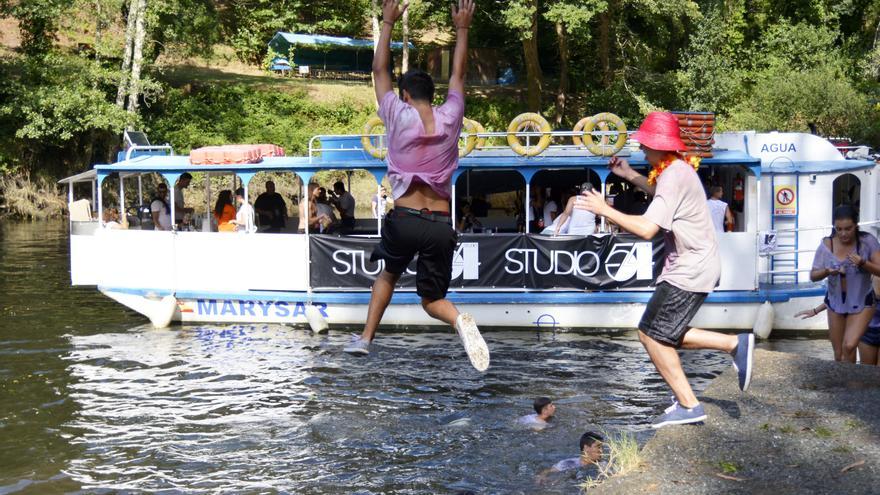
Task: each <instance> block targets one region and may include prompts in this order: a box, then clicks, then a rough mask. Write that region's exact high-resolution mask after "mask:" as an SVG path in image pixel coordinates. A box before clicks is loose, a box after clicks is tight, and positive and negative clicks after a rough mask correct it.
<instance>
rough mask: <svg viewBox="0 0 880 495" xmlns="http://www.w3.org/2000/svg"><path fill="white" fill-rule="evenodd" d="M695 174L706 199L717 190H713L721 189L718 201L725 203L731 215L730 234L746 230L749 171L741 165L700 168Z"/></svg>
mask: <svg viewBox="0 0 880 495" xmlns="http://www.w3.org/2000/svg"><path fill="white" fill-rule="evenodd" d="M697 174H698V175H699V176H700V180H701V181H702V183H703V188H704V189H705V190H706V198H709V197H710V196H711V194H712V191H713V190H717V189H715V188H718V187H720V188H721V190H720V193H721V198H720V199H721V201H723V202H725V203H727V206H728V208H730V212H731V213H732V214H733V218H734V227H733V230H732V232H744V231H745V230H746V228H745V227H746V222H745V219H746V214H745V209H746V189H747V188H746V180H747V178H748V177H749V176H750V175H752V174H751V171H750V170H749V169H748V168H746V167H744V166H742V165H724V166H708V167H703V166H701V167H700V169H699V170H698V171H697Z"/></svg>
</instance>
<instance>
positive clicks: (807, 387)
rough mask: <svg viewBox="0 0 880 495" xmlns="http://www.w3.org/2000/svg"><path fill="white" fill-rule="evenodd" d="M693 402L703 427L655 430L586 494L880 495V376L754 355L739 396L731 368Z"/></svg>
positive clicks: (878, 370)
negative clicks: (636, 464) (628, 460)
mask: <svg viewBox="0 0 880 495" xmlns="http://www.w3.org/2000/svg"><path fill="white" fill-rule="evenodd" d="M700 400H701V401H702V402H703V404H704V405H705V408H706V412H707V413H708V415H709V419H708V420H707V421H706V423H705V424H703V425H694V426H673V427H669V428H664V429H661V430H659V431H658V433H657V435H656V436H655V437H654V438H652V439H651V440H650V441H648V443H647V444H646V445H645V447H644V449H643V451H642V458H643V461H644V462H643V464H642V466H641V467H640V468H639V469H638V470H637V471H636V472H633V473H630V474H628V475H626V476H621V477H618V478H613V479H610V480H607V481H606V482H604V483H603V484H602V485H600V486H599V487H597V488H596V489H595V490H591V491H590V493H599V494H626V495H630V494H637V493H646V494H647V493H651V494H653V493H658V494H666V493H674V494H706V493H711V494H715V493H725V494H732V493H743V494H745V493H748V494H762V493H764V494H772V495H781V494H803V493H828V494H831V493H835V494H840V493H847V494H862V493H864V494H869V493H880V367H874V366H858V365H852V364H844V363H836V362H833V361H823V360H819V359H813V358H805V357H801V356H797V355H793V354H783V353H778V352H771V351H761V350H758V351H756V353H755V369H754V373H753V378H752V385H751V388H750V389H749V391H748V392H747V393H745V394H743V393H742V392H740V391H739V388H738V387H737V378H736V373H735V372H734V370H733V369H730V370H728V371H726V372H725V373H723V374H722V375H721V376H719V377H718V378H717V379H716V380H715V381H714V382H713V383H712V384H711V385H710V386H709V388H708V389H706V391H705V392H704V393H703V394H702V395H701V396H700Z"/></svg>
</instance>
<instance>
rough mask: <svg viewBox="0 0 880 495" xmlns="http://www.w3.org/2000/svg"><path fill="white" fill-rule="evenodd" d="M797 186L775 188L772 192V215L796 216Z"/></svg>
mask: <svg viewBox="0 0 880 495" xmlns="http://www.w3.org/2000/svg"><path fill="white" fill-rule="evenodd" d="M796 187H797V186H793V185H790V186H776V187H775V188H774V191H773V214H774V215H797V193H796V189H795V188H796Z"/></svg>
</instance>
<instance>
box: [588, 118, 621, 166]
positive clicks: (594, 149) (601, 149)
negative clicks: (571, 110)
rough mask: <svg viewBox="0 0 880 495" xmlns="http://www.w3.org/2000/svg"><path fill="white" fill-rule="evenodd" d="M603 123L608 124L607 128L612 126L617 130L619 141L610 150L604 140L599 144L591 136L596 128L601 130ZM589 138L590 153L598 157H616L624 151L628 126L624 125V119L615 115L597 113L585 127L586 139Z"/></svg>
mask: <svg viewBox="0 0 880 495" xmlns="http://www.w3.org/2000/svg"><path fill="white" fill-rule="evenodd" d="M603 123H604V124H606V128H607V126H608V125H612V126H614V128H615V129H617V139H616V140H615V141H614V144H612V145H611V147H610V148H609V147H608V144H607V143H605V142H603V140H602V139H600V140H599V142H594V141H593V136H592V134H591V133H592V132H593V130H594V129H595V128H596V127H599V128H600V129H601V125H600V124H603ZM587 136H590V141H589V144H588V145H587V149H588V150H590V153H592V154H594V155H596V156H614V154H615V153H617V152H618V151H620V150H621V149H623V146H624V145H625V144H626V138H627V134H626V124H624V123H623V119H621V118H620V117H618V116H617V115H614V114H613V113H609V112H603V113H597V114H596V115H593V117H592V118H591V119H590V121H589V122H588V123H586V124H585V125H584V137H585V138H586V137H587Z"/></svg>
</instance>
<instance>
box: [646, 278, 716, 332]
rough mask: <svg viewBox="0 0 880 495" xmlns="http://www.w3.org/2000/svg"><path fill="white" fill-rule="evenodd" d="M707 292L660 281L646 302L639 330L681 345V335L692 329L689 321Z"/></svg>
mask: <svg viewBox="0 0 880 495" xmlns="http://www.w3.org/2000/svg"><path fill="white" fill-rule="evenodd" d="M707 295H708V294H707V293H705V292H688V291H686V290H684V289H679V288H678V287H676V286H674V285H672V284H668V283H666V282H660V283H659V284H657V289H656V290H655V291H654V295H653V296H651V300H650V301H648V307H647V308H645V314H643V315H642V320H641V321H640V322H639V330H641V331H642V332H643V333H644V334H645V335H647V336H648V337H651V338H652V339H654V340H656V341H657V342H660V343H661V344H666V345H669V346H672V347H680V346H681V340H682V339H683V338H684V334H686V333H687V331H688V330H690V329H691V327H690V326H689V324H690V322H691V320H692V319H694V315H695V314H697V311H698V310H699V309H700V306H701V305H702V304H703V301H704V300H705V299H706V296H707Z"/></svg>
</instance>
